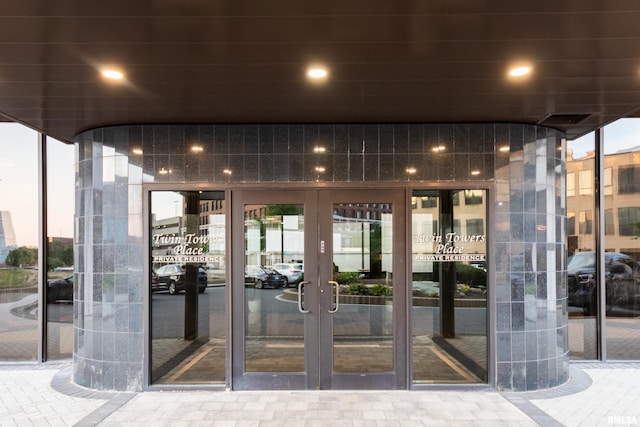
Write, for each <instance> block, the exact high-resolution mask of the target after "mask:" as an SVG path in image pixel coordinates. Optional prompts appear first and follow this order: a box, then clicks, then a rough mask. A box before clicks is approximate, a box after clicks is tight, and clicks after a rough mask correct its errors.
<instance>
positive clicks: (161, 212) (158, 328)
mask: <svg viewBox="0 0 640 427" xmlns="http://www.w3.org/2000/svg"><path fill="white" fill-rule="evenodd" d="M225 212H226V207H225V200H224V192H221V191H185V192H171V191H154V192H152V193H151V231H150V236H151V263H150V265H151V266H152V271H151V272H150V276H151V277H150V278H149V283H150V289H149V292H150V298H151V366H152V367H151V381H152V383H156V384H192V383H197V384H202V383H214V384H217V383H225V372H226V362H225V353H226V352H225V345H226V337H225V319H226V316H225V301H226V289H225V288H226V283H227V278H226V252H225V248H226V244H225Z"/></svg>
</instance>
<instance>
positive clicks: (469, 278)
mask: <svg viewBox="0 0 640 427" xmlns="http://www.w3.org/2000/svg"><path fill="white" fill-rule="evenodd" d="M456 276H457V277H456V278H457V280H458V282H460V283H465V284H467V285H470V286H478V285H486V284H487V272H486V271H484V270H481V269H479V268H475V267H473V266H471V265H469V264H464V263H461V262H457V263H456Z"/></svg>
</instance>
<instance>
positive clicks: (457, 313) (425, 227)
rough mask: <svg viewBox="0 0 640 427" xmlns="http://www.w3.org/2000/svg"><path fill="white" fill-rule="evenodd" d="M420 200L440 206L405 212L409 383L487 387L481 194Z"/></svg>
mask: <svg viewBox="0 0 640 427" xmlns="http://www.w3.org/2000/svg"><path fill="white" fill-rule="evenodd" d="M463 195H464V197H462V196H463ZM470 195H473V197H470ZM425 196H430V197H438V198H439V199H440V200H439V202H438V204H437V205H438V206H439V207H438V206H435V205H434V206H430V207H421V206H420V204H419V203H412V206H413V207H412V209H411V224H412V243H411V247H412V249H411V252H412V289H413V290H412V293H413V298H412V301H413V306H412V311H411V315H412V327H413V333H412V336H413V342H412V352H413V380H414V382H418V383H419V382H425V383H426V382H439V383H459V382H462V383H481V382H487V381H488V374H487V366H488V365H487V299H486V295H487V264H486V249H487V248H486V230H485V228H484V224H486V210H487V208H486V204H485V203H484V200H486V191H485V190H473V191H433V190H416V191H414V192H413V197H412V198H413V199H416V198H421V197H425ZM456 202H457V203H456ZM438 224H440V227H441V228H440V229H438Z"/></svg>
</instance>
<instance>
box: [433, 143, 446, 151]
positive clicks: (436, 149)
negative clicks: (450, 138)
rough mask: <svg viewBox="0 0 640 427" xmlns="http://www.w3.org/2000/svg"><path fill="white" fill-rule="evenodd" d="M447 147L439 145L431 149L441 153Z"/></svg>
mask: <svg viewBox="0 0 640 427" xmlns="http://www.w3.org/2000/svg"><path fill="white" fill-rule="evenodd" d="M445 149H446V147H445V146H444V145H437V146H435V147H433V148H432V149H431V151H433V152H434V153H440V152H441V151H444V150H445Z"/></svg>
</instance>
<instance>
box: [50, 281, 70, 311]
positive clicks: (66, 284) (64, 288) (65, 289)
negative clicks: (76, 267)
mask: <svg viewBox="0 0 640 427" xmlns="http://www.w3.org/2000/svg"><path fill="white" fill-rule="evenodd" d="M61 301H65V302H73V275H71V276H67V277H65V278H64V279H58V280H52V281H50V282H47V303H49V304H54V303H58V302H61Z"/></svg>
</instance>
